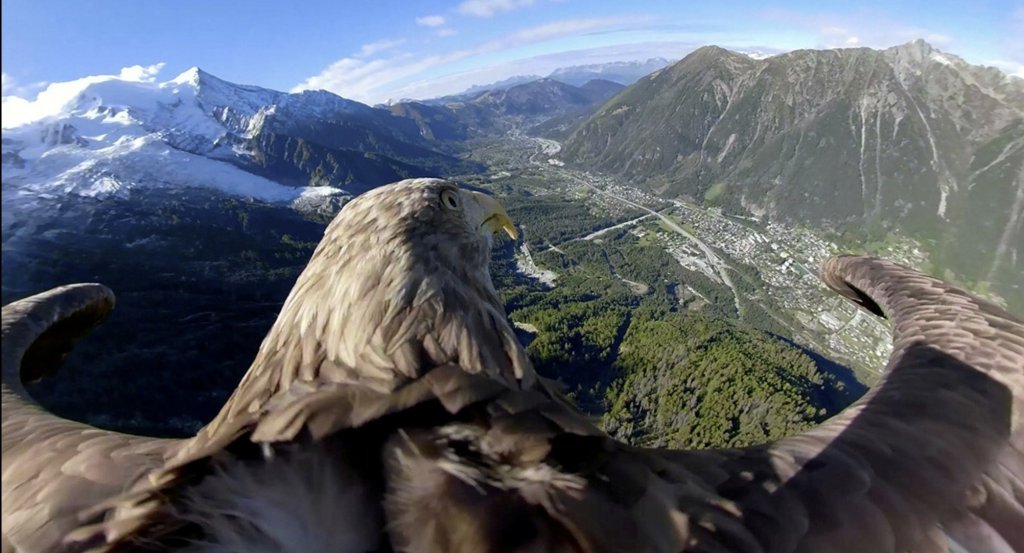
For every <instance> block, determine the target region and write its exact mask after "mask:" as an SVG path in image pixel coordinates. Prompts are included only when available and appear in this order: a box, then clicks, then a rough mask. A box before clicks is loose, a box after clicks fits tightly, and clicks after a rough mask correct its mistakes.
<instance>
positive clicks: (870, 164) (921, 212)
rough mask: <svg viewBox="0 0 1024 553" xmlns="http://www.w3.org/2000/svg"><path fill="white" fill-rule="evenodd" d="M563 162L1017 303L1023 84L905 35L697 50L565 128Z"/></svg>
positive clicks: (1021, 259) (1022, 243) (1021, 258)
mask: <svg viewBox="0 0 1024 553" xmlns="http://www.w3.org/2000/svg"><path fill="white" fill-rule="evenodd" d="M564 146H565V148H564V159H565V160H566V161H569V162H574V163H576V164H578V165H580V166H586V167H592V168H594V169H597V170H599V171H603V172H607V173H613V174H618V175H620V176H623V177H626V178H628V179H629V180H630V181H631V182H634V183H638V184H641V185H643V186H645V187H647V188H648V189H651V190H653V191H656V192H658V193H660V194H662V195H665V196H669V197H673V196H687V197H691V198H693V199H696V200H698V201H702V202H707V203H711V204H717V205H721V206H722V207H723V208H725V209H726V210H730V211H733V212H737V213H744V214H754V215H757V216H765V217H769V218H771V219H774V220H783V221H789V222H791V223H802V224H810V225H814V226H824V227H829V228H835V229H839V230H845V231H848V233H849V234H850V235H851V236H861V237H862V239H863V240H884V238H885V235H886V232H887V230H888V229H896V230H899V231H901V232H903V233H906V234H910V235H912V236H915V237H917V238H918V239H920V240H922V241H923V242H924V243H925V244H926V246H927V247H928V248H929V250H930V252H931V253H932V259H933V261H934V263H935V264H936V267H934V269H935V271H937V272H939V273H940V274H942V271H943V270H950V271H952V272H953V273H954V274H956V275H958V276H959V277H960V278H961V279H964V280H968V281H975V282H990V283H991V284H992V286H993V289H994V290H995V291H996V292H997V293H999V294H1000V295H1002V296H1004V297H1006V298H1008V299H1010V300H1011V301H1013V302H1014V303H1015V304H1016V305H1017V306H1018V309H1019V308H1020V307H1019V306H1021V305H1024V279H1022V278H1021V275H1022V274H1024V80H1021V79H1018V78H1013V77H1008V76H1006V75H1004V74H1003V73H1001V72H1000V71H998V70H996V69H993V68H986V67H979V66H972V65H969V64H968V63H966V62H964V61H963V60H962V59H960V58H958V57H956V56H953V55H949V54H946V53H943V52H940V51H939V50H937V49H935V48H933V47H931V46H930V45H929V44H927V43H925V42H924V41H920V40H919V41H915V42H912V43H908V44H904V45H902V46H898V47H894V48H890V49H887V50H872V49H868V48H855V49H841V50H799V51H794V52H790V53H787V54H782V55H777V56H773V57H768V58H765V59H754V58H752V57H750V56H747V55H743V54H739V53H735V52H731V51H728V50H724V49H722V48H717V47H713V46H711V47H704V48H700V49H698V50H696V51H694V52H693V53H691V54H690V55H689V56H687V57H686V58H685V59H683V60H681V61H680V62H678V63H676V64H675V65H673V66H671V67H668V68H665V69H663V70H660V71H657V72H655V73H653V74H651V75H649V76H647V77H644V78H643V79H641V80H640V81H638V82H636V83H635V84H633V85H632V86H630V87H629V88H628V89H626V90H625V91H623V92H622V93H620V94H618V95H617V96H615V97H614V98H613V99H612V100H610V101H609V102H607V103H606V104H604V105H603V106H602V107H601V108H600V109H599V110H597V111H596V112H595V113H594V114H593V115H592V116H590V117H589V118H587V120H586V121H583V122H581V123H579V124H578V125H577V126H576V127H574V128H573V129H572V130H571V137H570V138H569V139H568V140H567V141H566V143H565V145H564Z"/></svg>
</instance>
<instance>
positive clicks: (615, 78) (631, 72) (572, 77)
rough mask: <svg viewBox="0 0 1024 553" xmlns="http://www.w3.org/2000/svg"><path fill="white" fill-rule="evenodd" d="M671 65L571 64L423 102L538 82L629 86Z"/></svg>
mask: <svg viewBox="0 0 1024 553" xmlns="http://www.w3.org/2000/svg"><path fill="white" fill-rule="evenodd" d="M671 63H673V62H672V61H669V60H667V59H665V58H650V59H647V60H636V61H613V62H608V63H592V64H589V65H572V66H569V67H560V68H558V69H555V70H554V71H552V72H551V73H549V74H548V75H547V77H541V76H540V75H513V76H511V77H508V78H506V79H502V80H500V81H496V82H493V83H490V84H482V85H473V86H471V87H469V88H467V89H466V90H464V91H462V92H459V93H458V94H452V95H449V96H444V97H442V98H436V99H430V100H424V102H425V103H428V104H435V103H446V102H450V101H453V100H454V101H457V100H465V99H467V98H469V97H473V96H476V95H478V94H480V93H481V92H487V91H494V90H504V89H507V88H512V87H513V86H516V85H521V84H525V83H529V82H532V81H539V80H541V79H545V78H547V79H554V80H556V81H559V82H563V83H565V84H569V85H573V86H583V85H585V84H586V83H587V82H588V81H593V80H598V81H611V82H613V83H618V84H621V85H627V86H628V85H631V84H633V83H635V82H636V81H638V80H640V79H641V78H643V77H646V76H647V75H649V74H651V73H653V72H655V71H657V70H659V69H661V68H663V67H666V66H668V65H670V64H671Z"/></svg>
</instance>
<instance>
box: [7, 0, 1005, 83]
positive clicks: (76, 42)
mask: <svg viewBox="0 0 1024 553" xmlns="http://www.w3.org/2000/svg"><path fill="white" fill-rule="evenodd" d="M895 4H896V3H893V2H878V1H874V2H858V3H856V5H854V3H848V2H836V3H830V2H823V1H797V2H784V3H781V2H780V3H770V2H767V3H766V2H759V1H755V0H705V1H703V2H687V1H670V0H665V1H650V2H641V1H633V2H629V1H623V0H617V1H614V2H613V1H604V0H452V1H449V2H426V1H393V0H374V1H372V2H371V1H355V0H352V1H342V0H337V1H306V2H283V1H280V0H279V1H277V2H264V1H247V2H241V1H239V2H228V1H212V2H211V1H198V0H178V1H174V2H168V1H157V0H153V1H130V0H93V1H90V2H84V1H77V0H3V2H2V6H3V14H2V27H3V28H2V34H0V40H2V58H3V95H4V96H12V95H16V96H21V97H25V98H31V97H33V96H34V95H35V94H36V93H37V92H38V91H39V90H41V89H42V88H43V87H44V86H45V85H46V83H51V82H59V81H68V80H72V79H77V78H80V77H84V76H88V75H104V74H118V73H119V72H120V70H121V68H122V67H126V66H133V65H141V66H144V67H148V66H155V67H154V68H153V69H154V70H155V69H157V68H159V69H160V72H159V76H158V80H169V79H171V78H173V77H174V76H175V75H177V74H178V73H180V72H182V71H184V70H186V69H188V68H189V67H192V66H199V67H201V68H202V69H204V70H206V71H208V72H210V73H213V74H214V75H217V76H219V77H222V78H224V79H227V80H229V81H233V82H238V83H246V84H256V85H260V86H264V87H268V88H274V89H278V90H299V89H302V88H324V89H327V90H331V91H332V92H336V93H338V94H340V95H342V96H345V97H348V98H353V99H356V100H360V101H364V102H369V103H375V102H381V101H385V100H387V99H389V98H402V97H412V98H424V97H431V96H437V95H441V94H448V93H453V92H458V91H460V90H463V89H465V88H466V87H468V86H470V85H472V84H480V83H488V82H493V81H496V80H499V79H502V78H504V77H507V76H510V75H513V74H541V75H543V74H546V73H547V72H550V71H551V70H552V69H554V68H556V67H560V66H567V65H576V64H582V63H598V62H604V61H615V60H626V59H644V58H647V57H666V58H670V59H678V58H681V57H683V56H684V55H685V54H686V53H688V52H689V51H690V50H692V49H693V48H695V47H697V46H701V45H704V44H718V45H720V46H725V47H728V48H732V49H739V50H747V51H761V52H764V53H775V52H780V51H787V50H793V49H797V48H823V47H844V46H871V47H887V46H892V45H895V44H900V43H903V42H907V41H910V40H912V39H915V38H924V39H926V40H928V41H929V42H931V43H932V44H933V45H935V46H936V47H938V48H940V49H942V50H944V51H947V52H950V53H953V54H957V55H960V56H961V57H963V58H965V59H967V60H968V61H969V62H972V63H978V64H985V65H996V66H998V67H1000V68H1002V69H1003V70H1005V71H1007V72H1009V73H1014V74H1019V75H1021V76H1024V3H1022V2H988V3H986V2H928V1H921V0H917V1H912V2H902V3H899V4H898V5H895ZM157 64H164V65H162V66H160V65H157ZM147 74H149V73H148V72H147Z"/></svg>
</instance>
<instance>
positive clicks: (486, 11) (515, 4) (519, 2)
mask: <svg viewBox="0 0 1024 553" xmlns="http://www.w3.org/2000/svg"><path fill="white" fill-rule="evenodd" d="M534 3H535V0H465V2H463V3H461V4H459V7H458V8H456V9H457V10H458V12H459V13H461V14H465V15H475V16H477V17H491V16H492V15H494V14H496V13H501V12H510V11H512V10H517V9H519V8H525V7H528V6H532V5H533V4H534Z"/></svg>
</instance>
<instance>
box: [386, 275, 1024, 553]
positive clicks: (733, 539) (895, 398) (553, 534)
mask: <svg viewBox="0 0 1024 553" xmlns="http://www.w3.org/2000/svg"><path fill="white" fill-rule="evenodd" d="M822 276H823V278H824V280H825V282H826V283H827V284H828V285H829V286H830V287H831V288H833V289H834V290H836V291H838V292H839V293H841V294H843V295H844V296H846V297H848V298H849V299H851V300H853V301H855V302H857V303H858V304H860V305H861V306H863V307H864V308H865V309H867V310H869V311H871V312H873V313H876V314H880V315H883V316H886V317H888V318H889V319H891V321H892V324H893V330H894V348H893V353H892V356H891V358H890V361H889V363H888V365H887V367H886V369H885V373H884V376H883V378H882V379H881V381H880V382H879V383H878V385H877V386H875V387H874V388H873V389H872V390H871V391H869V392H868V394H866V395H865V397H863V398H862V399H861V400H859V401H858V402H856V403H855V404H854V405H852V406H851V407H849V408H848V409H846V410H845V411H843V412H842V413H841V414H839V415H838V416H836V417H834V418H832V419H830V420H829V421H827V422H825V423H824V424H822V425H820V426H819V427H816V428H814V429H811V430H809V431H807V432H804V433H801V434H799V435H795V436H792V437H788V438H785V439H782V440H779V441H777V442H774V443H770V444H765V445H761V446H756V447H750V448H740V449H728V450H715V451H670V450H653V449H638V448H631V447H627V446H624V445H622V444H618V443H616V442H614V441H612V440H611V439H609V438H607V437H600V436H594V437H586V436H582V435H581V433H579V432H567V431H566V429H567V428H568V427H567V425H565V424H558V423H555V422H553V421H552V419H551V418H550V417H542V416H538V409H540V408H541V407H540V406H547V408H550V404H549V403H548V402H546V401H544V400H538V399H536V398H533V399H528V398H526V397H525V396H521V397H519V398H518V401H512V400H510V399H508V398H506V399H504V400H499V401H496V402H491V404H489V405H488V406H487V408H486V409H485V412H486V413H488V415H487V417H486V418H487V422H486V423H481V424H470V425H466V424H451V425H447V426H444V427H439V428H435V429H432V430H429V431H417V432H412V433H409V434H408V435H404V436H403V437H401V438H400V439H398V438H396V439H395V440H393V442H392V446H391V450H390V452H389V454H388V458H389V464H388V466H389V467H390V474H389V480H388V484H389V487H390V490H391V492H390V494H389V501H388V505H389V524H390V527H391V529H392V537H393V539H394V540H395V542H396V543H397V544H400V545H401V546H402V547H405V548H406V549H407V550H409V551H441V550H459V551H473V550H483V549H480V548H484V549H487V548H490V547H493V546H495V544H496V543H498V542H499V541H502V540H506V541H507V540H508V539H509V537H510V536H511V534H516V533H517V534H520V535H521V536H533V537H532V538H529V537H523V538H522V539H523V540H525V541H524V542H523V543H524V544H529V543H533V544H537V543H540V544H542V550H553V551H555V550H557V551H623V550H626V551H651V550H653V551H682V550H685V551H721V552H727V551H728V552H792V551H799V552H808V553H810V552H835V553H838V552H850V553H860V552H878V553H883V552H915V553H924V552H938V551H943V552H945V551H949V550H950V546H951V542H950V541H949V539H950V538H951V539H952V540H954V541H955V542H956V543H957V544H959V545H960V546H961V547H963V548H965V549H966V550H968V551H972V552H979V553H980V552H1010V551H1024V507H1022V505H1024V480H1022V479H1024V454H1022V452H1021V447H1022V446H1024V430H1022V428H1021V423H1022V420H1024V412H1022V409H1024V324H1022V323H1021V321H1020V320H1018V319H1016V318H1014V317H1013V316H1011V315H1009V314H1008V313H1006V312H1005V311H1004V310H1002V309H1001V308H999V307H998V306H995V305H993V304H991V303H989V302H985V301H982V300H979V299H976V298H973V297H971V296H970V295H968V294H967V293H965V292H963V291H961V290H959V289H957V288H955V287H952V286H949V285H947V284H945V283H943V282H941V281H939V280H936V279H934V278H930V277H927V276H925V275H922V274H921V273H919V272H917V271H914V270H911V269H908V268H905V267H902V266H899V265H896V264H893V263H890V262H887V261H882V260H879V259H874V258H868V257H853V256H844V257H837V258H834V259H831V260H830V261H828V262H827V263H826V264H825V266H824V268H823V274H822ZM481 418H485V417H478V419H481ZM473 490H477V491H478V493H473ZM496 521H515V522H514V523H513V524H516V525H518V527H519V530H518V531H516V532H512V531H510V530H509V525H507V524H500V523H496ZM510 532H511V533H510ZM452 536H461V537H462V539H463V540H464V541H465V543H466V545H465V546H459V547H456V548H454V549H452V548H451V547H446V546H445V545H444V544H445V543H448V542H449V541H450V540H451V538H452ZM531 539H532V540H542V541H533V542H531V541H530V540H531ZM954 550H955V549H954Z"/></svg>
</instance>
